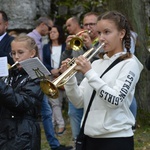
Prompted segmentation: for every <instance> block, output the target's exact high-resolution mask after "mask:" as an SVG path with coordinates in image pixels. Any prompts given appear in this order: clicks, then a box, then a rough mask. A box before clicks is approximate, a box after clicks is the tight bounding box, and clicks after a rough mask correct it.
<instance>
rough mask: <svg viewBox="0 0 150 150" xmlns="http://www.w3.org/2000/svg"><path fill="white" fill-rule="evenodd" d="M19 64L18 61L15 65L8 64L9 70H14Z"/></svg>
mask: <svg viewBox="0 0 150 150" xmlns="http://www.w3.org/2000/svg"><path fill="white" fill-rule="evenodd" d="M17 64H19V62H18V61H16V62H15V63H14V64H13V65H10V64H7V66H8V70H10V69H12V68H13V67H15V66H16V65H17Z"/></svg>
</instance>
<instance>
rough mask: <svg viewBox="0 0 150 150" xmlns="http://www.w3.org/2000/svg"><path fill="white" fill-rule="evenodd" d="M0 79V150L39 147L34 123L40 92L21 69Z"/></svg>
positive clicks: (34, 82)
mask: <svg viewBox="0 0 150 150" xmlns="http://www.w3.org/2000/svg"><path fill="white" fill-rule="evenodd" d="M10 74H11V75H10V76H9V77H8V78H6V79H5V80H4V79H2V78H1V79H0V150H40V141H41V137H40V126H39V123H38V122H37V118H38V114H39V113H40V107H41V102H42V99H43V93H42V91H41V89H40V86H39V80H38V79H35V80H32V79H30V78H29V77H28V75H27V74H26V72H25V71H24V70H23V69H22V70H19V71H18V69H15V70H13V71H11V73H10Z"/></svg>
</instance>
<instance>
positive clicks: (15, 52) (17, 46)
mask: <svg viewBox="0 0 150 150" xmlns="http://www.w3.org/2000/svg"><path fill="white" fill-rule="evenodd" d="M11 48H12V51H11V55H12V58H13V60H14V62H16V61H18V62H20V61H23V60H26V59H29V58H32V57H34V56H35V54H36V51H35V50H34V49H32V50H31V49H28V48H27V44H26V42H17V41H13V42H12V43H11Z"/></svg>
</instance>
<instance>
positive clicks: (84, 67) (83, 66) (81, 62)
mask: <svg viewBox="0 0 150 150" xmlns="http://www.w3.org/2000/svg"><path fill="white" fill-rule="evenodd" d="M75 62H76V64H77V66H76V67H75V70H77V71H79V72H81V73H83V74H85V73H86V72H87V71H89V70H90V69H91V63H90V61H88V60H87V58H85V57H83V56H82V55H80V56H79V57H78V58H76V60H75Z"/></svg>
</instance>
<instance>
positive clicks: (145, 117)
mask: <svg viewBox="0 0 150 150" xmlns="http://www.w3.org/2000/svg"><path fill="white" fill-rule="evenodd" d="M149 118H150V113H149V112H147V111H145V110H144V109H138V113H137V124H138V125H139V126H150V119H149Z"/></svg>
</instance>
